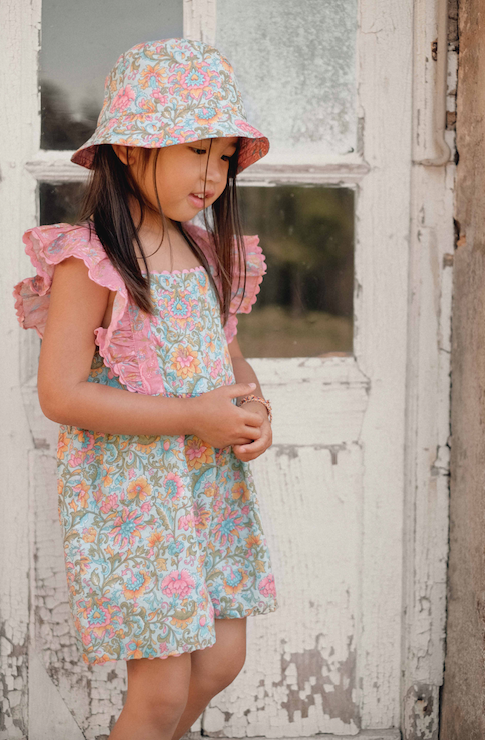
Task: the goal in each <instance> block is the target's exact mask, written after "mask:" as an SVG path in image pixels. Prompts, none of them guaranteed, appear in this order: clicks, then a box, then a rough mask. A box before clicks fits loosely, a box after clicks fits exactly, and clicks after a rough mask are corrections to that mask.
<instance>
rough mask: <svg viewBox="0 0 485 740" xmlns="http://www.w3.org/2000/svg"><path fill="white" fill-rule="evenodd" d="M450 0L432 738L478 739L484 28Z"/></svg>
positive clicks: (482, 650) (483, 666) (484, 650)
mask: <svg viewBox="0 0 485 740" xmlns="http://www.w3.org/2000/svg"><path fill="white" fill-rule="evenodd" d="M484 9H485V7H484V2H483V0H469V2H466V3H465V2H461V3H460V4H459V11H460V12H459V27H460V30H459V36H460V39H459V43H460V51H459V65H458V98H457V119H456V135H457V149H458V154H459V162H458V166H457V183H456V214H455V215H456V220H457V231H458V232H459V233H458V235H457V237H458V238H457V244H456V250H455V253H454V269H453V271H454V279H453V291H454V309H453V336H452V339H453V344H452V368H453V384H452V391H453V393H452V404H451V410H452V413H451V429H452V443H451V498H450V556H449V569H448V588H449V590H448V620H447V640H446V663H445V677H444V687H443V707H442V725H441V734H440V737H441V738H442V740H462V738H466V740H481V739H482V738H483V737H485V705H484V696H485V505H484V485H483V481H484V469H485V458H484V449H485V447H484V433H485V405H484V403H483V398H484V395H483V394H484V387H485V351H484V348H485V292H484V287H483V286H484V281H485V227H484V219H483V214H484V210H485V178H484V172H485V146H484V144H485V100H484V97H483V78H484V74H485V35H484V32H483V13H484Z"/></svg>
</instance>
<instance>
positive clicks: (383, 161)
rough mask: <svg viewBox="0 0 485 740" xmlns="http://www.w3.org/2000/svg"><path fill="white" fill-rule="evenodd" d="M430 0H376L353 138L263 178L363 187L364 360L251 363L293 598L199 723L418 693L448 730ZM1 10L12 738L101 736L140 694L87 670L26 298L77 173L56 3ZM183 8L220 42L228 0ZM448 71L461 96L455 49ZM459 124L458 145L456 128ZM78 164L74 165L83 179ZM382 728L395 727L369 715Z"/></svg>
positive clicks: (442, 367)
mask: <svg viewBox="0 0 485 740" xmlns="http://www.w3.org/2000/svg"><path fill="white" fill-rule="evenodd" d="M413 7H414V4H413V2H412V1H411V0H404V2H403V1H402V0H389V1H388V2H387V3H380V2H378V1H377V0H370V1H367V0H366V2H363V0H361V3H360V7H359V23H360V30H359V33H358V45H357V56H358V59H357V77H358V80H359V89H358V98H359V104H358V116H359V120H360V129H359V130H360V134H359V139H360V144H359V146H358V147H357V148H358V151H357V152H355V153H353V154H352V155H349V156H347V155H345V156H344V157H343V158H340V159H339V157H335V158H334V161H333V162H332V161H330V160H328V159H325V157H324V156H322V162H321V163H320V165H321V166H319V167H312V166H310V165H308V164H301V163H300V164H298V165H295V168H294V169H292V168H291V167H290V166H289V165H288V164H287V163H286V164H284V165H281V167H279V168H278V167H276V166H274V167H273V168H271V167H269V168H267V169H266V170H264V168H263V167H261V168H259V169H258V170H256V168H255V172H257V174H255V175H254V177H253V176H251V177H253V181H254V182H256V181H258V178H259V180H260V181H263V180H264V182H265V183H267V184H268V185H271V184H272V183H273V184H274V183H275V182H281V181H284V179H285V178H289V179H290V180H291V181H295V182H312V183H317V182H321V183H324V182H331V183H333V184H338V183H340V184H342V183H344V184H347V185H351V186H356V187H357V196H358V197H357V233H358V239H357V248H356V291H355V298H356V303H355V311H356V322H355V326H356V339H355V358H352V357H324V358H311V359H305V358H293V359H289V360H254V361H253V365H254V367H255V369H256V371H257V373H258V376H259V377H260V379H261V382H262V385H263V387H264V389H265V392H266V393H267V395H268V396H269V397H270V398H271V400H272V402H273V407H274V410H275V413H274V417H275V420H274V438H275V445H274V447H273V448H272V449H271V450H270V451H269V452H268V453H267V454H266V455H265V456H264V458H263V459H261V460H259V461H257V463H256V464H255V465H254V469H255V473H256V476H257V483H258V491H259V498H260V504H261V510H262V517H263V524H264V528H265V532H266V534H267V538H268V542H269V546H270V551H271V553H272V556H273V561H274V562H273V565H274V570H275V579H276V584H277V590H278V596H279V601H280V609H279V610H277V611H276V612H275V613H273V614H269V615H265V616H264V617H256V618H254V619H249V620H248V638H249V651H248V658H247V661H246V665H245V667H244V669H243V671H242V672H241V674H240V675H239V676H238V677H237V679H236V680H235V681H234V683H233V684H232V685H231V686H229V687H228V688H227V689H225V690H224V691H223V692H221V693H220V694H219V695H218V696H217V697H215V698H214V699H213V701H212V702H211V705H210V707H209V708H208V709H207V710H206V712H205V713H204V716H203V717H202V719H199V720H198V721H197V722H196V723H195V724H194V726H193V728H192V730H193V731H198V732H200V730H201V728H203V729H204V732H205V733H207V734H209V735H213V736H224V737H227V738H240V737H260V736H263V737H269V738H278V740H283V738H292V737H299V736H311V735H314V734H316V733H327V735H326V737H328V738H329V740H332V738H334V739H335V738H337V737H338V738H339V740H343V738H344V737H347V738H350V737H352V738H355V737H358V738H362V739H363V738H366V740H397V739H398V738H399V737H400V733H399V730H398V729H397V727H398V725H399V724H400V723H401V706H404V707H405V711H404V714H403V718H402V723H403V726H404V727H405V728H409V727H411V726H414V728H415V732H419V733H421V735H420V736H421V737H422V738H423V739H424V738H428V736H429V738H433V734H432V733H433V732H434V728H435V727H436V718H437V711H438V705H437V699H438V692H439V685H440V683H441V681H442V659H443V636H444V616H445V601H444V599H445V590H444V582H445V579H444V572H445V565H446V555H447V549H446V531H447V490H448V489H447V474H448V459H449V451H448V447H447V442H448V439H447V436H448V423H449V421H448V420H449V405H448V396H449V352H450V331H449V327H450V311H451V273H452V270H451V268H450V266H449V263H450V261H449V260H448V262H447V259H446V258H445V255H447V254H452V253H453V242H452V193H453V184H454V183H453V177H454V173H453V165H450V166H449V167H448V168H447V171H446V172H444V171H440V170H437V169H435V170H434V171H433V172H432V173H430V172H428V171H424V170H423V168H415V170H414V171H412V165H411V160H412V152H411V150H412V148H413V147H418V148H419V147H425V145H426V141H425V137H424V134H423V133H422V131H421V129H420V127H419V125H418V123H419V121H420V120H422V119H420V118H419V116H418V115H417V106H418V107H419V106H420V105H421V104H422V105H423V106H424V107H425V108H426V106H427V105H428V97H429V90H428V87H427V85H428V78H426V79H425V80H424V82H423V80H421V79H420V80H417V78H416V75H415V74H414V77H413V74H412V70H413V62H414V69H416V57H415V58H414V59H413V53H414V54H415V55H416V53H417V50H416V47H415V46H413ZM0 13H1V16H0V18H1V21H2V27H3V28H4V29H6V33H7V36H8V43H5V44H4V45H2V47H1V49H0V54H1V55H2V56H1V61H2V64H0V75H1V77H0V79H1V81H2V82H1V84H2V85H3V87H2V88H1V91H3V96H2V95H0V101H1V103H0V104H3V105H4V106H5V102H4V101H8V111H4V115H3V116H0V121H1V126H2V127H3V128H2V131H4V135H3V137H2V140H3V141H9V149H8V152H6V151H5V150H3V151H2V152H1V153H0V174H1V176H2V178H3V181H2V182H1V183H0V196H1V197H0V213H1V214H2V215H3V221H2V222H3V223H4V224H6V225H7V228H6V229H5V232H4V239H5V242H4V245H5V246H4V261H3V266H4V270H3V271H2V276H1V278H0V279H1V280H2V284H3V285H4V290H3V291H2V296H3V300H4V302H5V305H4V310H3V311H2V312H1V316H2V324H1V325H0V328H1V331H2V347H3V348H4V353H5V355H6V356H8V358H9V363H8V367H4V368H2V373H3V375H2V380H3V385H2V387H3V388H5V389H7V390H8V392H7V393H5V395H4V398H3V400H2V403H3V404H4V407H3V408H4V411H3V416H2V418H4V419H5V418H6V419H9V420H11V421H12V423H11V425H10V428H9V426H8V425H2V427H1V432H0V433H1V434H2V442H1V445H0V454H1V455H2V475H3V481H4V487H5V490H7V491H8V497H5V496H4V497H0V507H1V510H0V522H1V525H2V537H0V551H1V553H0V554H1V558H2V566H3V567H2V570H1V571H0V594H1V596H2V601H1V607H0V663H1V680H0V702H2V705H1V706H2V713H1V717H0V740H17V738H19V739H20V738H25V740H26V738H27V734H28V732H29V724H30V725H31V727H30V730H31V734H30V737H31V738H32V740H36V739H37V738H42V737H44V736H47V735H49V737H50V738H51V740H65V738H66V736H67V735H69V737H70V738H72V739H73V740H75V738H76V733H78V731H79V733H81V734H80V735H79V736H80V737H81V736H82V737H84V738H86V740H101V738H103V740H104V738H106V737H107V736H108V734H109V732H110V728H111V727H112V726H113V724H114V721H115V719H116V717H117V716H118V714H119V712H120V711H121V708H122V705H123V700H124V694H125V692H126V666H125V664H124V663H122V662H119V663H115V662H110V663H107V664H105V665H103V666H86V665H85V664H84V663H83V662H82V660H80V657H79V654H78V653H77V649H76V647H75V642H74V633H73V626H72V620H71V615H70V612H69V608H68V601H67V586H66V578H65V570H64V567H65V566H64V558H63V551H62V542H61V532H60V528H59V523H58V519H57V497H56V486H55V446H56V428H55V425H53V424H51V423H50V422H48V421H47V420H46V419H45V418H44V417H43V416H42V414H41V413H40V410H39V407H38V402H37V398H36V388H35V381H34V380H32V379H31V380H30V381H29V382H26V381H27V380H28V379H29V378H32V376H33V374H34V373H35V369H36V360H37V354H38V340H37V339H36V338H35V336H34V334H33V332H19V330H18V327H17V325H16V322H15V318H14V316H13V312H12V301H11V297H10V292H11V287H12V285H13V284H14V283H15V282H16V281H17V280H18V279H20V277H23V276H24V275H25V274H28V273H29V271H30V270H31V268H30V265H27V258H26V257H25V256H24V254H23V248H22V245H21V242H20V236H21V233H22V231H23V230H24V229H26V228H28V227H29V226H31V225H32V224H33V223H34V221H35V187H36V182H37V180H38V179H42V178H44V177H45V178H48V179H49V180H51V181H55V180H56V178H58V179H59V180H61V181H66V180H69V179H71V178H72V177H73V175H74V171H73V170H72V168H71V166H70V165H69V164H68V162H67V158H68V153H67V154H65V155H64V154H59V153H55V154H52V153H48V154H39V152H38V150H37V145H38V134H39V117H38V91H37V83H36V72H35V70H36V48H37V47H36V44H37V40H38V27H39V22H40V3H39V1H38V0H35V2H33V3H31V2H30V0H16V2H13V0H6V2H4V3H3V5H2V6H1V10H0ZM185 13H186V34H185V35H188V36H192V37H193V38H197V37H198V38H200V37H203V38H204V39H205V40H209V41H210V40H213V38H215V30H216V29H215V18H216V4H215V0H185ZM29 19H30V22H29ZM187 29H188V31H190V33H189V32H188V31H187ZM8 34H10V35H8ZM414 41H415V39H414ZM9 65H10V67H9ZM12 69H13V70H14V72H13V73H12V72H11V70H12ZM6 70H8V75H6V72H5V71H6ZM449 72H450V74H449V77H448V103H447V106H448V110H449V111H450V112H453V110H454V108H453V102H452V101H453V90H454V81H453V59H450V66H449ZM413 85H414V86H416V89H415V90H414V108H413V105H412V88H413ZM5 90H7V92H8V95H7V94H6V93H5ZM1 91H0V92H1ZM7 112H8V115H7ZM413 120H414V129H413V128H412V124H413ZM12 122H15V124H13V123H12ZM18 122H21V124H19V123H18ZM413 130H414V143H413V136H412V132H413ZM447 140H448V143H449V144H450V146H453V133H452V132H447ZM423 156H424V155H423ZM12 157H15V159H12ZM80 169H81V168H77V170H76V175H74V177H76V178H77V177H81V176H84V173H80ZM78 170H79V172H78ZM292 178H294V180H292ZM245 182H246V184H250V183H251V178H250V177H249V175H248V176H247V177H246V180H245ZM410 195H411V196H412V197H410ZM411 218H412V228H411V249H410V247H409V224H410V220H411ZM12 245H16V246H15V248H12ZM263 246H264V245H263ZM15 250H17V251H15ZM409 267H410V270H409ZM409 274H410V276H411V277H410V279H409V281H408V277H409ZM21 387H22V394H21ZM406 429H407V431H406ZM11 430H13V431H11ZM404 449H406V452H407V463H406V466H405V459H404ZM404 472H405V475H404ZM27 478H28V479H27ZM403 513H404V514H405V518H404V519H403ZM403 528H404V529H403ZM26 543H27V544H26ZM29 548H30V550H29ZM403 584H404V585H403ZM29 589H30V598H31V612H30V615H29V613H28V607H29ZM404 610H405V611H404ZM403 613H405V619H404V621H403V618H402V615H403ZM401 636H402V642H401V640H400V637H401ZM29 640H30V644H29ZM29 649H30V661H31V664H32V670H31V679H32V681H34V680H35V681H36V686H35V690H34V687H32V695H31V697H30V722H29V712H28V685H27V680H28V670H27V669H28V651H29ZM402 671H404V678H403V681H402V685H401V673H402ZM40 676H42V679H40V678H39V677H40ZM400 690H401V691H402V694H400ZM431 700H432V701H431ZM52 714H56V715H57V716H59V718H60V720H59V724H58V726H57V727H56V726H53V725H52V724H50V722H51V720H52ZM413 723H414V725H413ZM372 727H382V728H388V729H383V730H368V729H364V730H361V729H360V728H372ZM407 731H408V730H407V729H406V732H407ZM328 733H330V734H328ZM426 733H427V734H426ZM407 736H408V737H409V738H411V737H413V736H412V735H411V734H409V732H408V735H407ZM418 736H419V735H418Z"/></svg>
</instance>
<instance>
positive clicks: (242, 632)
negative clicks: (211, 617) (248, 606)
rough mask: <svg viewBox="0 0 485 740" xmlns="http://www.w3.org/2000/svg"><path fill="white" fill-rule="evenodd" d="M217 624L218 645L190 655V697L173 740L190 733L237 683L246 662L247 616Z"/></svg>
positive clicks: (220, 620) (219, 620)
mask: <svg viewBox="0 0 485 740" xmlns="http://www.w3.org/2000/svg"><path fill="white" fill-rule="evenodd" d="M214 624H215V629H216V642H215V644H214V645H212V647H208V648H204V649H203V650H194V652H193V653H190V658H191V661H192V670H191V673H190V686H189V695H188V699H187V704H186V706H185V709H184V712H183V714H182V716H181V717H180V720H179V723H178V725H177V727H176V728H175V731H174V733H173V735H172V740H179V739H180V738H181V737H182V735H184V734H185V733H186V732H187V731H188V730H190V728H191V727H192V725H193V724H194V722H195V720H196V719H197V717H200V715H201V714H202V712H203V711H204V709H205V708H206V706H207V705H208V703H209V702H210V700H211V699H212V697H213V696H215V695H216V694H218V693H219V692H220V691H222V689H224V688H225V687H226V686H229V684H230V683H232V682H233V681H234V679H235V678H236V676H237V674H238V673H239V672H240V670H241V668H242V667H243V665H244V661H245V660H246V617H244V618H243V619H216V620H215V622H214Z"/></svg>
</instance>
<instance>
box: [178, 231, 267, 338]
mask: <svg viewBox="0 0 485 740" xmlns="http://www.w3.org/2000/svg"><path fill="white" fill-rule="evenodd" d="M184 228H185V229H186V230H187V231H188V232H189V234H190V235H191V236H192V237H193V238H194V239H195V240H196V241H197V243H198V244H199V245H200V247H201V249H202V250H203V251H204V254H205V256H206V257H207V260H208V262H209V265H210V267H211V270H212V274H213V276H214V279H215V281H216V284H217V285H219V281H218V277H217V272H216V269H217V262H216V260H215V256H214V249H213V246H212V245H211V243H210V241H209V237H208V234H207V231H206V230H205V229H202V228H200V227H199V226H195V225H194V224H191V223H189V222H186V223H184ZM243 242H244V249H245V253H246V286H245V290H244V298H243V300H242V301H241V296H242V293H243V285H244V272H243V271H241V270H239V269H236V271H235V274H234V278H233V291H232V298H231V303H230V306H229V318H228V320H227V322H226V324H225V326H224V332H225V335H226V339H227V341H228V343H229V342H231V341H232V340H233V339H234V337H235V336H236V333H237V314H238V313H249V312H250V311H251V309H252V307H253V305H254V304H255V302H256V298H257V295H258V293H259V291H260V285H261V282H262V280H263V275H264V274H265V273H266V260H265V258H264V254H263V250H262V249H261V247H260V246H259V237H258V236H244V237H243ZM234 248H235V249H236V244H235V245H234Z"/></svg>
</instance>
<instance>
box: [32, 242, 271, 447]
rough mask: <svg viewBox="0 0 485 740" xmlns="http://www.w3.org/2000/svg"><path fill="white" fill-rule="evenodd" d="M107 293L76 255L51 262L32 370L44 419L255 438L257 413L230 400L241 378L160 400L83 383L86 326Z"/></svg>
mask: <svg viewBox="0 0 485 740" xmlns="http://www.w3.org/2000/svg"><path fill="white" fill-rule="evenodd" d="M108 297H109V290H108V289H107V288H103V287H102V286H100V285H98V284H97V283H95V282H94V281H92V280H91V279H90V278H89V276H88V270H87V267H86V266H85V264H84V263H83V262H82V261H81V260H79V259H77V258H75V257H70V258H68V259H66V260H64V261H63V262H61V263H60V264H59V265H57V267H56V268H55V272H54V279H53V283H52V289H51V297H50V304H49V313H48V318H47V324H46V327H45V332H44V338H43V341H42V347H41V353H40V362H39V373H38V392H39V401H40V405H41V408H42V411H43V412H44V414H45V415H46V416H47V417H48V418H49V419H52V420H53V421H56V422H58V423H60V424H67V425H72V426H76V427H79V428H81V429H89V430H93V431H97V432H103V433H110V434H128V435H147V436H151V435H157V436H158V435H179V434H196V435H197V436H199V437H201V438H202V439H204V441H206V442H208V443H209V444H211V445H212V446H214V447H225V446H227V445H231V444H237V443H239V442H243V441H245V440H247V439H248V438H249V439H253V440H254V439H258V438H259V437H260V435H261V433H260V427H261V426H262V423H261V416H260V415H259V414H258V413H257V412H255V410H250V409H245V408H238V407H237V406H235V405H234V404H233V403H232V402H231V399H232V398H236V397H237V396H241V395H244V394H247V393H251V392H252V388H250V387H249V384H248V383H244V384H242V385H232V386H223V387H221V388H217V389H216V390H214V391H211V392H209V393H205V394H203V395H201V396H198V397H194V398H167V397H165V396H149V395H144V394H141V393H132V392H130V391H126V390H123V389H119V388H112V387H110V386H106V385H101V384H99V383H92V382H88V377H89V372H90V369H91V363H92V359H93V355H94V351H95V342H94V339H95V336H94V330H95V329H96V328H97V327H99V326H101V324H102V322H103V317H104V315H105V311H106V307H107V305H108Z"/></svg>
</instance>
